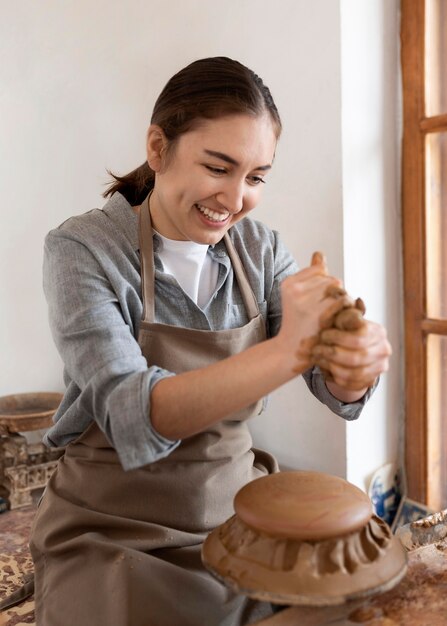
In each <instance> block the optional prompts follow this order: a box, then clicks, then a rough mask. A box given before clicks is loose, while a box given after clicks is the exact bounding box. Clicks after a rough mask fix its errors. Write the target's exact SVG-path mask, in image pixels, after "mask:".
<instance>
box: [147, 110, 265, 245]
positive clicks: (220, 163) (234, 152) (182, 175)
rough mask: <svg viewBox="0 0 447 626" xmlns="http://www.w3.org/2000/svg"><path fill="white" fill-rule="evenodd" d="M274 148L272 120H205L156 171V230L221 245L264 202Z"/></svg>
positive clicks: (153, 211) (152, 200) (153, 200)
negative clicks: (265, 184)
mask: <svg viewBox="0 0 447 626" xmlns="http://www.w3.org/2000/svg"><path fill="white" fill-rule="evenodd" d="M275 147H276V135H275V131H274V126H273V123H272V121H271V119H270V116H269V115H268V114H266V115H263V116H260V117H252V116H249V115H243V114H241V115H232V116H228V117H222V118H219V119H217V120H206V121H204V122H203V123H202V124H200V125H199V126H198V127H197V128H196V129H195V130H191V131H189V132H187V133H185V134H183V135H181V136H180V137H179V139H178V140H177V142H176V145H175V147H174V150H173V153H172V154H171V155H170V156H169V158H168V159H167V162H166V164H165V165H164V166H163V165H162V166H161V167H160V168H159V170H158V171H156V176H155V186H154V190H153V193H152V195H151V198H150V211H151V217H152V224H153V227H154V228H155V230H157V231H158V232H159V233H160V234H161V235H164V236H165V237H167V238H169V239H177V240H190V241H196V242H197V243H202V244H215V243H217V242H218V241H220V240H221V239H222V237H223V236H224V234H225V233H226V232H227V230H228V229H229V228H230V226H232V225H233V224H235V223H236V222H238V221H239V220H241V219H242V218H243V217H245V216H246V215H247V214H248V212H249V211H251V210H252V209H253V208H254V207H255V206H256V205H257V203H258V202H259V198H260V195H261V192H262V188H263V187H264V183H263V180H264V178H265V176H266V174H267V173H268V171H269V170H270V168H271V165H272V161H273V157H274V153H275ZM150 150H151V130H149V139H148V155H149V154H150Z"/></svg>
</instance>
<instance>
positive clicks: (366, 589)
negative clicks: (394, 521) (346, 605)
mask: <svg viewBox="0 0 447 626" xmlns="http://www.w3.org/2000/svg"><path fill="white" fill-rule="evenodd" d="M234 508H235V512H236V514H235V515H233V517H231V518H230V519H228V520H227V521H226V522H225V523H224V524H222V525H221V526H219V527H218V528H216V529H215V530H214V531H213V532H212V533H210V535H208V537H207V539H206V540H205V542H204V544H203V548H202V560H203V563H204V565H205V566H206V567H207V568H208V569H209V570H210V571H211V572H212V573H213V574H214V576H216V577H217V578H218V579H219V580H221V581H222V582H224V583H225V584H226V585H227V586H229V587H230V588H231V589H233V590H234V591H236V592H237V593H243V594H245V595H248V596H250V597H252V598H256V599H258V600H264V601H269V602H273V603H277V604H295V605H308V606H324V605H336V604H342V603H343V602H346V601H347V600H351V599H354V598H362V597H366V596H370V595H374V594H377V593H381V592H383V591H387V590H388V589H391V588H392V587H393V586H394V585H396V584H397V583H398V582H399V581H400V580H401V578H402V577H403V576H404V574H405V572H406V563H407V558H406V553H405V550H404V548H403V546H402V544H401V543H400V542H399V541H398V540H397V539H396V538H395V537H393V535H392V534H391V531H390V529H389V527H388V526H387V524H386V523H385V522H384V521H383V520H381V519H380V518H378V517H376V516H375V515H373V509H372V505H371V502H370V500H369V498H368V496H367V495H366V494H365V493H364V492H363V491H361V490H360V489H358V488H357V487H355V486H354V485H351V484H350V483H348V482H347V481H345V480H343V479H342V478H338V477H336V476H330V475H327V474H322V473H321V472H300V471H295V472H279V473H277V474H271V475H269V476H264V477H262V478H258V479H257V480H254V481H253V482H251V483H249V484H247V485H246V486H245V487H243V488H242V489H241V490H240V491H239V492H238V493H237V495H236V497H235V500H234Z"/></svg>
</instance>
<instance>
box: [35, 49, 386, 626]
mask: <svg viewBox="0 0 447 626" xmlns="http://www.w3.org/2000/svg"><path fill="white" fill-rule="evenodd" d="M280 131H281V122H280V118H279V115H278V112H277V109H276V107H275V104H274V102H273V99H272V97H271V94H270V92H269V90H268V89H267V87H266V86H265V85H264V84H263V82H262V81H261V79H260V78H259V77H258V76H256V75H255V74H254V73H253V72H252V71H251V70H249V69H247V68H246V67H244V66H243V65H241V64H240V63H238V62H236V61H233V60H230V59H227V58H223V57H218V58H211V59H203V60H200V61H197V62H195V63H192V64H191V65H189V66H188V67H186V68H184V69H183V70H181V71H180V72H179V73H178V74H176V75H175V76H174V77H173V78H172V79H171V80H170V81H169V82H168V83H167V85H166V86H165V88H164V89H163V91H162V93H161V95H160V96H159V98H158V100H157V102H156V104H155V108H154V112H153V115H152V119H151V125H150V127H149V131H148V136H147V162H146V163H144V165H142V166H141V167H139V168H138V169H136V170H135V171H133V172H132V173H131V174H129V175H128V176H123V177H115V182H114V183H113V184H112V185H111V187H110V188H109V190H108V192H107V193H106V194H105V195H107V196H110V199H109V201H108V202H107V203H106V205H105V206H104V208H103V209H102V210H94V211H91V212H89V213H86V214H84V215H81V216H78V217H74V218H71V219H69V220H68V221H66V222H64V224H62V225H61V226H60V227H59V228H57V229H56V230H54V231H52V232H51V233H50V234H49V235H48V237H47V239H46V247H45V266H44V287H45V293H46V297H47V300H48V303H49V314H50V323H51V327H52V332H53V335H54V339H55V342H56V345H57V347H58V349H59V351H60V354H61V355H62V358H63V360H64V364H65V380H66V384H67V391H66V394H65V397H64V400H63V402H62V405H61V407H60V408H59V410H58V412H57V415H56V417H55V424H54V426H53V427H52V429H51V430H50V431H49V432H48V434H47V436H46V442H47V443H48V444H49V445H52V446H67V447H66V452H65V455H64V457H63V458H62V459H61V460H60V462H59V465H58V468H57V470H56V472H55V473H54V474H53V476H52V478H51V480H50V482H49V484H48V487H47V489H46V491H45V495H44V497H43V499H42V502H41V504H40V507H39V511H38V515H37V518H36V522H35V525H34V529H33V536H32V542H31V549H32V554H33V558H34V562H35V576H36V615H37V623H38V625H40V626H56V625H60V624H64V626H70V625H71V624H73V625H74V624H95V626H101V625H104V626H124V625H130V626H151V625H153V626H177V625H185V626H199V625H206V626H212V625H218V624H219V625H223V624H248V623H250V622H251V621H253V620H254V619H255V618H259V617H260V616H262V615H267V614H269V613H270V607H269V606H268V605H266V604H261V603H254V602H251V601H248V600H247V599H245V598H243V597H242V596H237V595H235V594H233V593H232V592H230V591H229V590H227V589H226V588H225V587H224V586H223V585H222V584H220V583H219V582H218V581H216V580H214V579H213V578H212V577H211V576H210V575H209V574H207V573H206V571H205V570H204V568H203V566H202V564H201V560H200V549H201V544H202V542H203V540H204V538H205V537H206V535H207V533H208V532H210V531H211V530H212V529H213V528H215V527H216V526H217V525H218V524H220V523H222V522H223V521H224V520H225V519H227V518H228V517H229V516H230V515H231V514H232V512H233V508H232V501H233V497H234V495H235V493H236V492H237V491H238V490H239V489H240V488H241V487H242V486H243V485H244V484H246V483H247V482H248V481H250V480H253V479H255V478H257V477H259V476H262V475H264V474H267V473H269V472H274V471H277V469H278V467H277V464H276V461H275V459H274V458H273V457H271V456H270V455H269V454H267V453H265V452H262V451H259V450H253V449H252V441H251V438H250V434H249V431H248V428H247V423H246V419H247V418H248V417H250V416H253V415H256V414H258V413H259V412H260V411H261V410H262V404H263V398H264V397H265V396H266V395H267V394H268V393H270V392H271V391H273V390H274V389H277V388H278V387H279V386H280V385H282V384H284V383H285V382H287V381H289V380H291V379H292V378H293V377H295V376H297V375H298V374H300V373H302V374H303V375H304V376H305V378H306V382H307V383H308V385H309V387H310V388H311V390H312V391H313V393H314V394H315V395H316V396H317V397H318V398H319V399H320V400H322V401H323V402H325V403H326V404H327V405H328V406H329V407H330V408H331V409H332V410H334V411H335V412H336V413H338V414H339V415H342V416H343V417H345V418H347V419H354V418H356V417H357V416H358V415H359V413H360V411H361V409H362V407H363V405H364V403H365V401H366V399H367V398H368V396H369V395H370V393H371V389H370V381H371V380H375V379H376V378H377V376H378V375H379V374H380V373H381V372H382V371H384V370H386V368H387V361H388V355H389V352H390V348H389V344H388V342H387V340H386V335H385V332H384V330H383V329H382V328H381V327H380V326H378V325H377V324H374V323H372V322H367V324H366V326H365V329H364V331H363V333H361V334H352V333H351V334H347V333H341V332H339V333H337V336H336V337H335V338H334V341H335V342H336V345H335V347H331V349H330V350H329V354H324V355H323V356H324V357H325V358H326V359H327V361H326V364H325V365H326V366H327V367H328V369H329V370H330V372H331V375H332V377H333V381H332V382H327V383H325V382H324V380H323V378H322V376H321V373H320V372H319V370H318V368H312V346H313V345H314V344H315V337H316V336H317V335H318V333H319V331H320V330H321V327H322V326H323V324H324V323H325V321H327V320H328V319H330V318H331V317H332V316H333V315H334V314H335V313H336V311H338V309H339V308H340V307H341V306H342V305H343V302H342V301H341V300H339V299H335V298H332V297H330V296H328V295H327V289H328V287H330V286H334V285H336V286H339V285H340V281H338V280H337V279H335V278H333V277H331V276H329V275H328V273H327V271H326V268H325V266H324V264H323V263H322V262H316V263H314V264H313V265H311V266H310V267H308V268H306V269H304V270H302V271H300V272H297V267H296V265H295V262H294V261H293V259H292V258H291V257H290V255H289V253H288V252H287V251H286V250H285V248H284V246H283V244H282V243H281V241H280V240H279V239H278V236H277V234H276V233H274V232H272V231H270V230H269V229H268V228H267V227H266V226H264V225H262V224H260V223H258V222H255V221H253V220H251V219H250V218H247V215H248V213H249V212H250V211H251V210H252V209H253V208H254V207H255V206H256V205H257V203H258V201H259V198H260V195H261V192H262V188H263V186H264V183H265V178H266V176H267V175H268V172H269V170H270V169H271V167H272V163H273V160H274V155H275V150H276V144H277V140H278V138H279V135H280ZM321 350H323V351H324V348H321V347H320V351H321Z"/></svg>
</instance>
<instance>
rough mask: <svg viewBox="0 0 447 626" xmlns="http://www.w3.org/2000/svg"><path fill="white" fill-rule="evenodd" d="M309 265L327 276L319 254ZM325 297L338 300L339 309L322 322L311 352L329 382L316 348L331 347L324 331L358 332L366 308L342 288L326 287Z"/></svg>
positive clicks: (324, 263)
mask: <svg viewBox="0 0 447 626" xmlns="http://www.w3.org/2000/svg"><path fill="white" fill-rule="evenodd" d="M311 265H321V268H322V272H323V273H324V274H325V275H327V273H328V272H327V267H326V260H325V257H324V255H323V254H322V253H321V252H314V253H313V255H312V261H311ZM326 297H329V298H334V299H335V300H338V301H339V302H340V306H341V308H340V310H339V311H338V312H337V313H335V314H334V315H332V317H329V318H328V319H325V320H323V321H322V330H321V332H320V334H319V336H318V341H317V342H316V344H315V346H314V349H313V350H312V359H313V363H314V364H315V365H318V366H319V367H320V370H321V372H322V374H323V376H324V378H325V380H329V381H331V380H333V377H332V374H331V372H330V369H329V364H328V360H327V359H326V358H325V357H324V355H322V354H321V351H319V350H318V346H320V345H331V344H332V342H333V338H332V335H331V334H330V333H327V332H326V333H325V331H327V330H330V329H332V328H335V329H337V330H341V331H345V332H356V331H359V330H360V329H361V328H363V326H364V325H365V319H364V315H365V312H366V307H365V304H364V302H363V300H362V299H361V298H357V299H356V300H353V299H352V298H351V297H350V296H349V295H348V293H347V292H346V291H345V290H344V289H343V288H342V287H337V286H331V287H328V289H327V290H326ZM373 383H374V381H371V385H372V384H373Z"/></svg>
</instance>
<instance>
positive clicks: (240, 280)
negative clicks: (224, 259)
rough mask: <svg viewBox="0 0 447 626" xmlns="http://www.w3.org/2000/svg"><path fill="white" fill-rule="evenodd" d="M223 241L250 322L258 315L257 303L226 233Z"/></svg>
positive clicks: (238, 257)
mask: <svg viewBox="0 0 447 626" xmlns="http://www.w3.org/2000/svg"><path fill="white" fill-rule="evenodd" d="M224 241H225V245H226V247H227V252H228V256H229V257H230V259H231V265H232V266H233V270H234V274H235V276H236V280H237V284H238V285H239V289H240V290H241V295H242V300H243V301H244V304H245V309H246V311H247V313H248V319H250V320H252V319H253V318H254V317H257V316H258V315H259V306H258V302H257V300H256V298H255V294H254V293H253V289H252V288H251V286H250V283H249V281H248V278H247V274H246V273H245V269H244V266H243V265H242V261H241V259H240V256H239V255H238V253H237V252H236V248H235V247H234V244H233V242H232V241H231V239H230V236H229V234H228V233H225V235H224Z"/></svg>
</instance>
